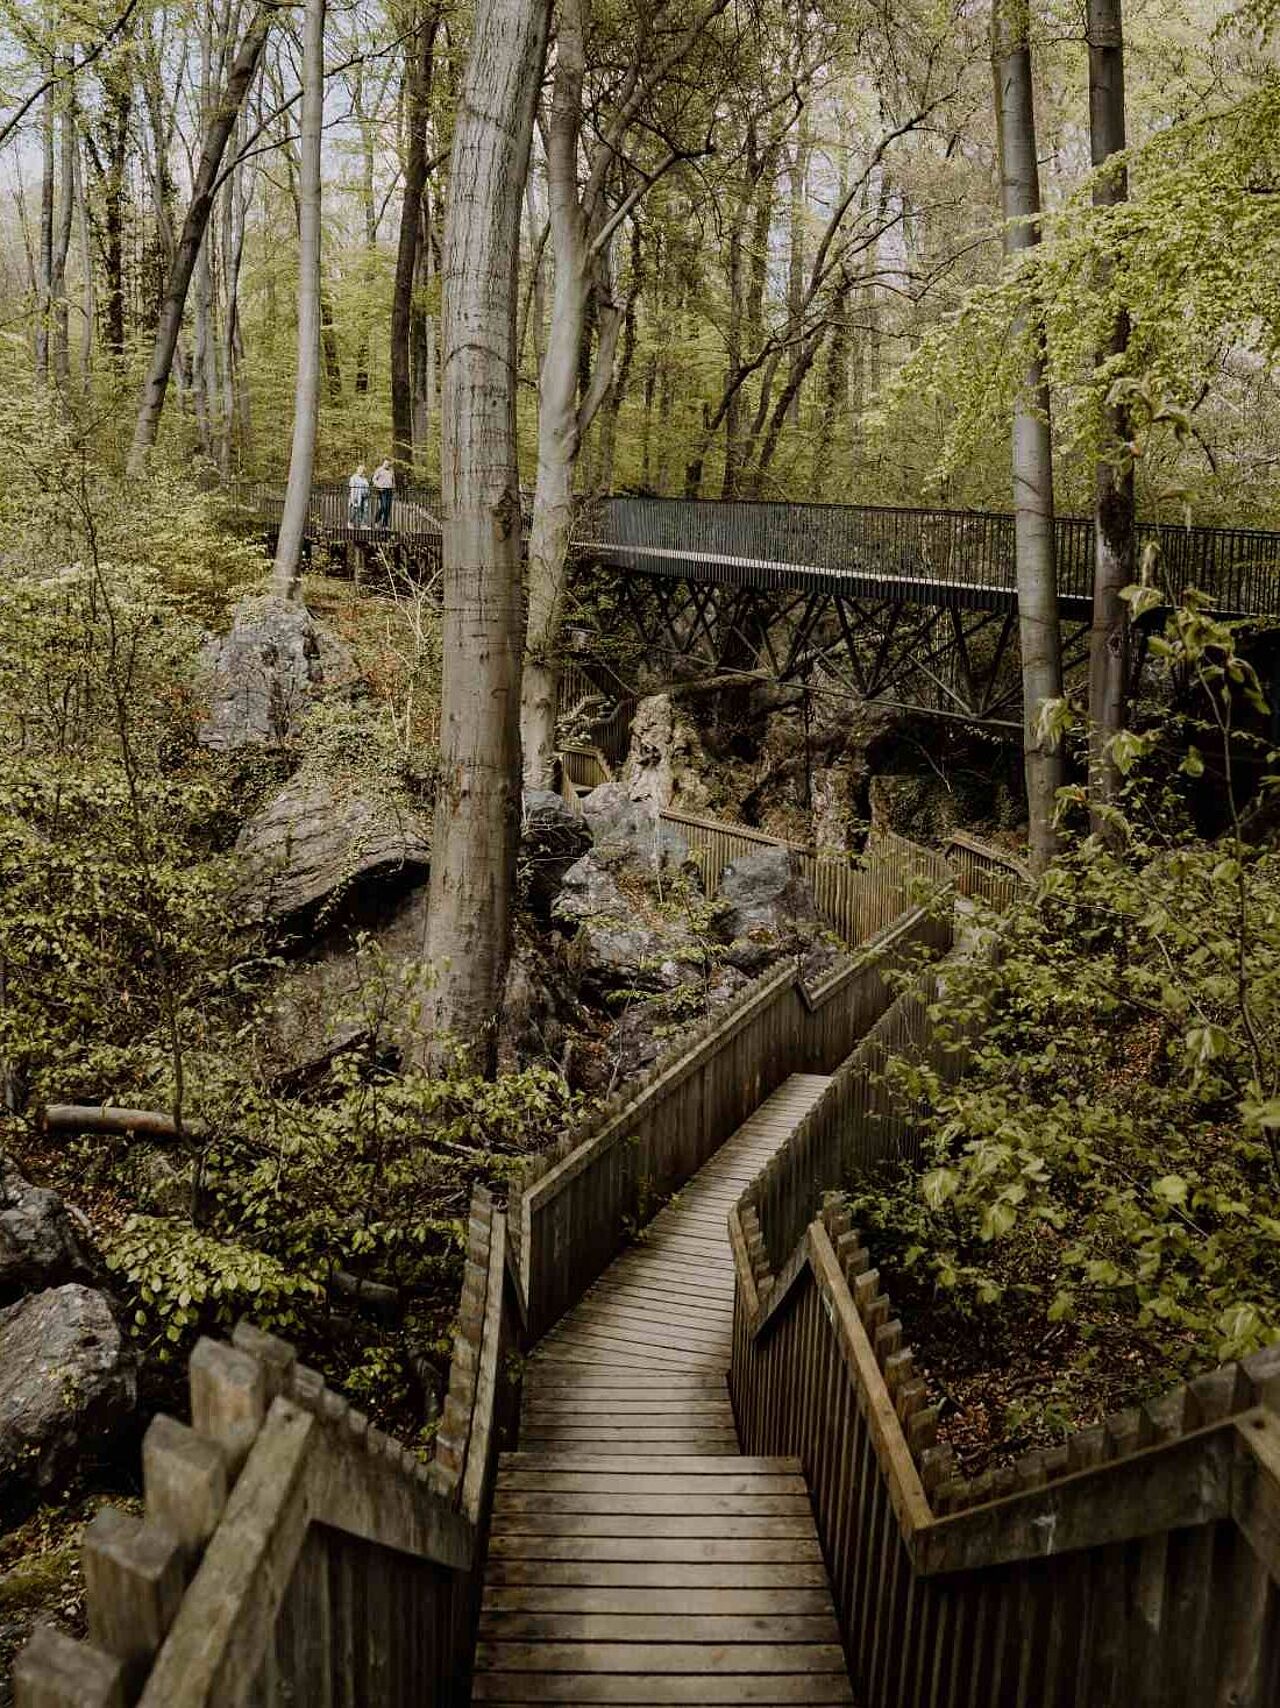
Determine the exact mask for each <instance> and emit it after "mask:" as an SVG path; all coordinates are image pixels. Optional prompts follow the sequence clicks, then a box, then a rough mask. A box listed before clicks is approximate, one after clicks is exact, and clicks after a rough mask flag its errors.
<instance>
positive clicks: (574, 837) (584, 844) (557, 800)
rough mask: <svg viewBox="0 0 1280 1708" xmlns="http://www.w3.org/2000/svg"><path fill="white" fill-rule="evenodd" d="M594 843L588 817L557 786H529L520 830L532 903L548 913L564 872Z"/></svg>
mask: <svg viewBox="0 0 1280 1708" xmlns="http://www.w3.org/2000/svg"><path fill="white" fill-rule="evenodd" d="M590 846H591V831H590V828H589V827H588V825H587V821H586V819H585V818H584V817H583V816H582V814H581V813H577V812H575V811H574V810H573V807H572V806H571V805H570V804H569V802H568V801H566V800H565V799H563V797H562V796H560V795H558V794H556V792H555V791H554V789H526V790H525V792H524V820H523V824H522V826H521V831H520V862H521V866H522V869H523V871H524V873H525V876H526V880H527V893H528V897H529V904H530V906H531V907H532V908H533V909H534V911H535V912H537V913H541V914H544V915H545V914H546V913H547V912H548V910H549V909H550V907H551V905H552V903H553V902H554V900H555V898H556V896H557V894H558V893H559V890H560V886H561V884H562V883H563V881H564V876H565V873H566V872H567V871H568V870H569V868H570V867H571V866H572V865H573V864H574V862H575V861H576V860H579V859H581V857H582V855H583V854H585V853H586V851H587V849H588V848H590Z"/></svg>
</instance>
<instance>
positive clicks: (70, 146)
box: [49, 88, 76, 395]
mask: <svg viewBox="0 0 1280 1708" xmlns="http://www.w3.org/2000/svg"><path fill="white" fill-rule="evenodd" d="M58 161H59V163H58V178H59V195H60V197H61V200H60V201H59V204H58V224H57V229H56V230H55V232H54V237H53V266H52V268H51V269H50V274H49V306H50V310H51V313H52V322H53V324H52V328H51V337H52V341H53V372H54V378H55V379H56V380H57V383H58V387H59V389H60V390H61V391H62V392H63V394H64V395H65V394H66V393H67V392H68V391H70V389H71V314H70V308H69V305H68V303H67V258H68V256H69V255H70V253H71V230H72V224H73V221H74V218H75V209H76V121H75V113H74V112H73V110H72V105H71V95H70V89H69V88H68V91H67V93H66V94H64V96H63V106H62V117H61V123H60V126H59V157H58Z"/></svg>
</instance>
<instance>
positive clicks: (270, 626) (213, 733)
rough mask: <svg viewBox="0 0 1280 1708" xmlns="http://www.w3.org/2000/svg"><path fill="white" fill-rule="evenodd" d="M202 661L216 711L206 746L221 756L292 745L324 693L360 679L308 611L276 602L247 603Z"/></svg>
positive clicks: (207, 726) (205, 729)
mask: <svg viewBox="0 0 1280 1708" xmlns="http://www.w3.org/2000/svg"><path fill="white" fill-rule="evenodd" d="M203 660H204V663H205V665H206V666H207V667H208V671H209V707H208V715H207V717H206V718H205V720H204V722H203V724H201V726H200V740H201V741H202V742H203V743H204V744H205V746H206V747H211V748H213V749H214V750H215V751H216V752H218V753H229V752H232V751H233V750H234V749H235V748H238V747H246V746H251V745H256V746H262V745H268V744H271V743H273V742H279V741H283V740H285V739H286V737H287V736H289V735H290V733H291V732H292V731H293V729H294V728H295V727H296V725H297V721H298V719H299V717H300V716H301V714H302V712H303V711H304V710H305V708H306V707H307V705H308V704H309V703H310V701H311V700H312V699H313V698H314V697H315V695H316V694H317V693H318V692H319V691H321V690H322V689H325V690H331V689H333V688H335V687H343V686H349V685H350V684H351V683H353V682H354V681H355V680H356V678H357V674H358V673H357V670H356V665H355V661H354V659H353V658H352V656H351V654H350V652H348V650H347V648H346V647H345V646H343V645H342V643H341V642H340V641H339V640H337V639H336V638H335V637H334V636H333V635H331V634H329V632H328V631H327V630H326V629H324V628H323V627H322V626H321V625H320V624H319V623H317V622H316V621H315V619H314V618H313V617H312V615H311V613H310V612H309V611H308V610H307V608H306V606H305V605H302V604H298V603H295V602H294V601H292V600H287V599H276V598H273V597H271V596H270V595H266V596H255V597H251V598H247V599H242V600H241V602H240V604H239V605H238V606H237V607H236V612H235V617H234V619H233V622H232V626H231V630H230V633H229V634H226V635H222V636H217V637H215V638H214V639H212V640H210V641H209V643H208V644H207V645H206V647H205V649H204V653H203Z"/></svg>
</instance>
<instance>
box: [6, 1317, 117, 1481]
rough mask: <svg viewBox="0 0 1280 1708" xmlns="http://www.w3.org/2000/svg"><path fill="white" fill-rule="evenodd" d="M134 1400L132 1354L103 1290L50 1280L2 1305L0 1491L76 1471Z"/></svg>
mask: <svg viewBox="0 0 1280 1708" xmlns="http://www.w3.org/2000/svg"><path fill="white" fill-rule="evenodd" d="M136 1400H137V1377H136V1373H135V1369H134V1362H133V1357H132V1354H131V1352H130V1350H129V1347H128V1345H127V1343H126V1342H125V1340H124V1337H123V1335H122V1334H121V1332H120V1328H119V1325H118V1324H117V1322H116V1320H115V1317H114V1316H113V1315H112V1312H111V1307H110V1305H109V1304H108V1302H107V1299H106V1297H105V1295H104V1294H102V1293H98V1292H95V1291H94V1290H93V1289H92V1288H89V1287H82V1286H78V1285H76V1284H71V1285H68V1286H65V1287H51V1288H48V1289H47V1290H46V1291H45V1292H43V1293H33V1294H31V1295H30V1296H29V1297H27V1298H25V1299H21V1300H19V1302H18V1303H17V1304H15V1305H10V1306H9V1307H8V1308H7V1309H5V1310H0V1495H4V1494H8V1493H9V1492H10V1491H11V1490H12V1489H13V1488H14V1487H15V1486H17V1485H24V1484H25V1485H28V1486H31V1485H34V1486H35V1487H36V1488H38V1489H42V1490H43V1489H49V1488H52V1487H54V1486H56V1485H57V1484H59V1483H60V1482H61V1481H62V1480H63V1479H64V1478H66V1477H68V1476H70V1475H72V1474H73V1473H74V1472H75V1470H76V1469H77V1466H78V1464H79V1462H80V1461H81V1460H82V1459H83V1457H84V1455H85V1452H86V1450H87V1448H88V1447H89V1446H90V1445H92V1446H93V1447H97V1446H100V1445H101V1443H102V1442H103V1440H104V1439H105V1438H108V1437H109V1436H110V1435H111V1433H112V1432H113V1431H114V1430H115V1429H116V1428H118V1426H119V1425H120V1423H121V1422H122V1421H123V1420H124V1418H125V1417H126V1416H127V1415H128V1414H129V1412H130V1411H132V1409H133V1407H134V1404H135V1403H136Z"/></svg>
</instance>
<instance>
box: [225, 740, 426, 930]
mask: <svg viewBox="0 0 1280 1708" xmlns="http://www.w3.org/2000/svg"><path fill="white" fill-rule="evenodd" d="M236 852H237V853H238V854H239V856H240V858H241V861H242V866H243V875H242V879H241V883H240V888H239V900H240V906H241V910H242V912H243V914H244V916H245V918H247V919H250V920H254V921H269V922H271V923H273V924H283V923H301V922H302V920H303V918H304V917H307V916H314V915H315V914H316V913H317V912H318V911H319V910H320V909H321V907H322V906H323V905H324V904H326V903H331V902H335V901H336V900H337V899H338V898H339V897H340V896H342V897H347V896H349V895H350V894H351V893H352V892H353V891H355V890H358V889H359V888H360V887H361V886H365V885H368V884H369V883H370V882H372V881H374V880H378V881H381V882H388V881H398V882H400V883H402V884H403V883H410V882H417V881H420V880H421V878H422V876H423V874H424V873H425V872H426V870H427V868H428V865H429V863H430V846H429V844H428V841H427V833H426V828H425V825H424V824H423V823H422V822H421V821H420V820H419V819H418V817H417V815H416V814H415V813H414V812H413V811H412V810H411V809H410V808H409V807H407V806H406V805H404V804H401V803H396V802H393V801H391V800H390V799H388V798H387V797H386V796H384V795H381V794H375V793H366V792H365V791H364V790H363V789H362V788H361V787H360V786H359V785H358V784H356V783H354V782H348V781H347V780H346V779H341V780H338V781H333V780H330V779H328V778H325V777H321V776H314V775H312V774H310V773H309V772H306V771H302V772H299V773H298V775H297V776H296V777H293V778H291V779H290V781H289V782H288V783H286V784H285V786H284V788H283V789H281V791H280V793H279V794H278V795H276V796H275V798H274V799H273V800H272V801H270V802H269V803H268V804H267V805H266V806H265V807H263V808H262V810H261V811H260V812H258V813H256V814H255V815H254V816H253V818H251V819H250V820H249V822H248V823H247V824H246V825H245V827H244V829H243V830H242V831H241V833H240V838H239V840H238V842H237V843H236Z"/></svg>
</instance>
